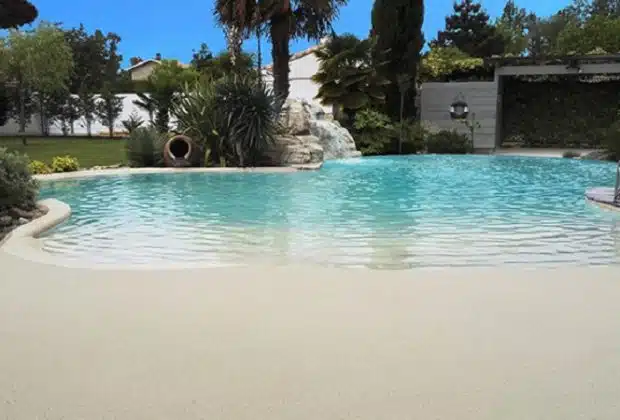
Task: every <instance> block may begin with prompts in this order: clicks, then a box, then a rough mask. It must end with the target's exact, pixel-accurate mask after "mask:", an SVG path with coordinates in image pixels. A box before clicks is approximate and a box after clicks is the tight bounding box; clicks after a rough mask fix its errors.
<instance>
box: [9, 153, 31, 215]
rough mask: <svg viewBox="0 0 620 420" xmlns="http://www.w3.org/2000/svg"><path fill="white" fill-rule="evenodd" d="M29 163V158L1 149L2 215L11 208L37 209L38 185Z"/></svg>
mask: <svg viewBox="0 0 620 420" xmlns="http://www.w3.org/2000/svg"><path fill="white" fill-rule="evenodd" d="M28 163H29V159H28V157H27V156H25V155H20V154H18V153H13V152H9V151H7V149H5V148H2V147H0V213H1V212H4V211H7V210H9V209H10V208H11V207H19V208H21V209H24V210H29V209H33V208H34V207H35V199H36V197H37V193H38V185H37V182H36V181H35V180H34V179H33V178H32V176H31V173H30V169H29V168H28Z"/></svg>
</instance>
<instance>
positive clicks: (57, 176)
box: [33, 162, 323, 181]
mask: <svg viewBox="0 0 620 420" xmlns="http://www.w3.org/2000/svg"><path fill="white" fill-rule="evenodd" d="M322 166H323V162H319V163H314V164H303V165H289V166H264V167H253V168H233V167H223V168H114V169H94V170H91V169H86V170H80V171H75V172H60V173H53V174H38V175H34V176H33V177H34V178H35V179H36V180H38V181H59V180H66V179H80V178H91V177H97V176H115V175H132V174H167V173H218V174H219V173H291V172H300V171H316V170H319V169H321V167H322Z"/></svg>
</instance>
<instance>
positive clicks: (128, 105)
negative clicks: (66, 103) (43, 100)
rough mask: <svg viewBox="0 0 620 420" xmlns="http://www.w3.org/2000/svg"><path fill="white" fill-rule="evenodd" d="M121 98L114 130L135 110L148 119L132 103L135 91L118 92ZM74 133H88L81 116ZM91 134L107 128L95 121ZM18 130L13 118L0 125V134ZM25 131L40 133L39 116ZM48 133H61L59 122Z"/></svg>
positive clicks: (142, 111)
mask: <svg viewBox="0 0 620 420" xmlns="http://www.w3.org/2000/svg"><path fill="white" fill-rule="evenodd" d="M118 96H120V97H121V98H123V112H122V113H121V116H120V117H119V118H118V119H117V120H116V123H115V124H114V130H115V131H122V130H123V124H122V121H123V120H126V119H128V118H129V115H131V113H132V112H134V111H135V112H136V113H137V114H138V115H139V116H140V118H142V119H143V120H144V121H145V123H146V122H148V121H149V115H148V113H147V112H146V111H144V110H142V109H140V108H138V107H137V106H136V105H134V104H133V101H134V100H136V99H138V95H136V94H135V93H129V94H119V95H118ZM74 129H75V135H76V136H84V135H86V134H87V133H88V131H87V130H86V122H85V121H84V119H83V118H81V119H79V120H77V121H76V122H75V124H74ZM91 131H92V134H93V135H99V134H102V135H107V133H108V128H107V127H106V126H104V125H103V124H101V122H100V121H95V122H94V123H93V125H92V130H91ZM18 132H19V124H18V122H17V121H15V120H9V121H8V122H7V123H6V124H5V125H3V126H2V127H0V135H15V134H17V133H18ZM26 133H27V134H32V135H41V134H42V133H41V124H40V122H39V117H38V116H37V115H35V116H33V118H32V120H31V122H30V124H28V125H27V126H26ZM50 134H52V135H61V134H62V129H61V126H60V123H55V124H52V126H51V127H50Z"/></svg>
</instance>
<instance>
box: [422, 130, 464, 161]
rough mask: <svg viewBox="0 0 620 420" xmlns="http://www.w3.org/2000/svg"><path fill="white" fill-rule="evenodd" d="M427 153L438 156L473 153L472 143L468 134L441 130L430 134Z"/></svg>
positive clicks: (427, 141) (427, 139)
mask: <svg viewBox="0 0 620 420" xmlns="http://www.w3.org/2000/svg"><path fill="white" fill-rule="evenodd" d="M426 151H427V152H428V153H437V154H453V155H457V154H466V153H471V152H472V151H473V146H472V142H471V140H470V138H469V136H468V135H467V134H463V133H459V132H458V131H456V130H441V131H439V132H437V133H433V134H429V135H428V136H427V138H426Z"/></svg>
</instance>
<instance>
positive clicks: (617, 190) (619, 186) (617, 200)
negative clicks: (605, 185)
mask: <svg viewBox="0 0 620 420" xmlns="http://www.w3.org/2000/svg"><path fill="white" fill-rule="evenodd" d="M614 204H620V160H619V161H618V165H617V166H616V186H615V187H614Z"/></svg>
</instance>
